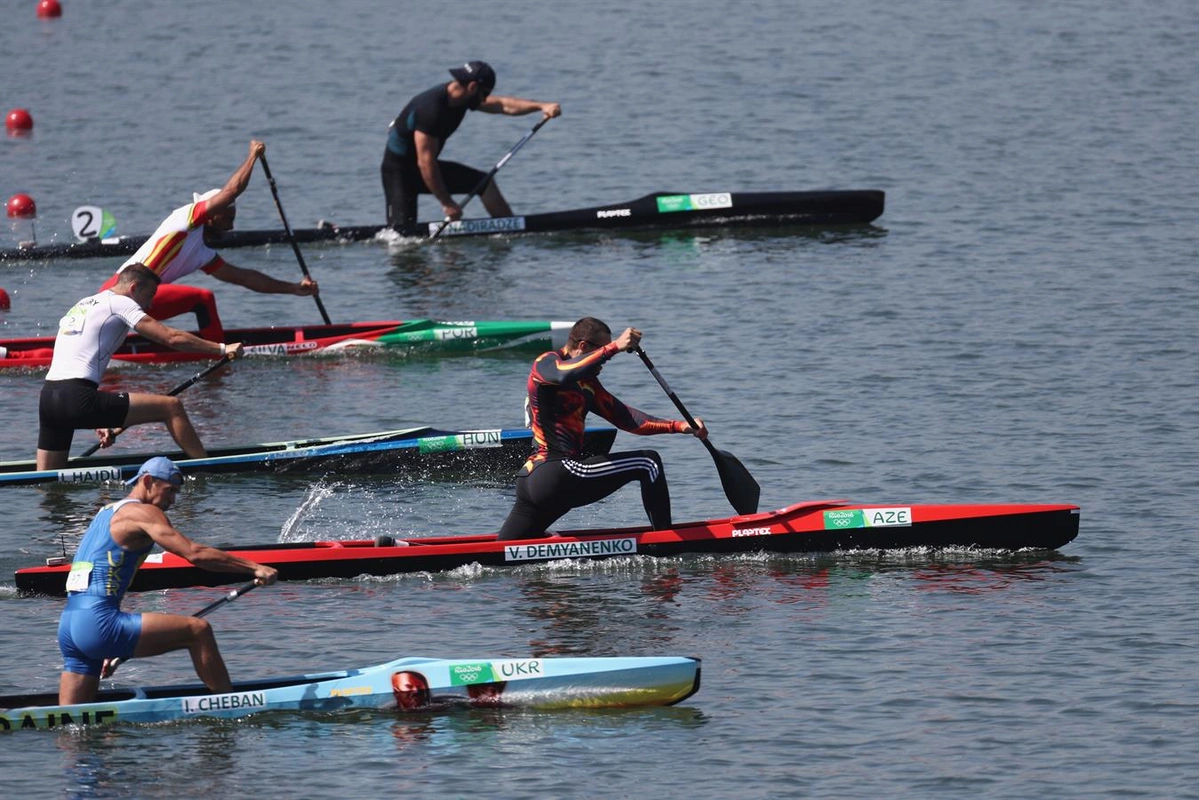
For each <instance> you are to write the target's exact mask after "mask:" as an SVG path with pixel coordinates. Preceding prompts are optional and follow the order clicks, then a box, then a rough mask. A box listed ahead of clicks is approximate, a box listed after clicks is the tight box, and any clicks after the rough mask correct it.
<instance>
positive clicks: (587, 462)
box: [499, 450, 670, 539]
mask: <svg viewBox="0 0 1199 800" xmlns="http://www.w3.org/2000/svg"><path fill="white" fill-rule="evenodd" d="M632 481H640V482H641V502H642V504H644V506H645V513H646V514H648V515H649V523H650V525H652V526H653V527H654V528H655V529H658V530H660V529H662V528H669V527H670V489H669V488H667V486H666V471H665V470H664V469H663V467H662V458H661V456H659V455H658V454H657V453H656V452H654V451H653V450H633V451H630V452H627V453H611V454H609V455H604V456H592V457H591V458H588V459H583V460H576V459H566V460H564V461H546V462H544V463H542V464H539V465H538V466H537V467H535V468H534V469H533V471H532V472H531V473H529V474H528V475H521V476H520V477H518V478H517V479H516V503H515V504H514V505H513V506H512V511H511V512H509V514H508V519H506V520H505V521H504V527H502V528H501V529H500V534H499V538H500V539H529V538H535V537H539V536H543V535H544V534H545V531H546V529H547V528H548V527H549V526H550V525H553V524H554V522H556V521H557V520H558V518H560V517H561V516H562V515H563V514H565V513H566V512H567V511H570V510H571V509H572V508H579V507H581V506H586V505H590V504H591V503H594V502H596V501H597V500H600V499H602V498H605V497H607V496H608V495H610V494H612V493H613V492H615V491H616V490H617V489H619V488H620V487H622V486H624V485H625V484H626V483H630V482H632Z"/></svg>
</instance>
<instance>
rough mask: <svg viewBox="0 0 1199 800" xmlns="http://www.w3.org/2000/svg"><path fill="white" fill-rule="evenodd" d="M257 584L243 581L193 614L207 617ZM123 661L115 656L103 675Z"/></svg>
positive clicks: (107, 675)
mask: <svg viewBox="0 0 1199 800" xmlns="http://www.w3.org/2000/svg"><path fill="white" fill-rule="evenodd" d="M256 586H258V581H256V580H254V581H250V582H249V583H243V584H242V585H241V586H238V587H237V588H236V589H233V590H232V591H230V592H229V593H227V594H226V595H225V596H224V597H222V598H221V599H220V600H216V601H214V602H212V603H209V604H208V605H206V606H204V607H203V608H201V609H200V610H199V611H197V612H196V613H194V614H192V616H193V617H206V616H208V615H209V614H211V613H212V612H213V611H216V610H217V609H218V608H220V607H221V606H223V605H225V604H226V603H232V602H233V601H234V600H236V599H237V598H239V597H241V596H242V595H243V594H245V593H246V592H248V591H250V590H251V589H254V588H255V587H256ZM123 663H125V659H123V658H114V659H112V660H111V661H109V662H108V664H107V668H106V669H105V670H104V675H103V677H105V678H111V677H112V673H114V672H116V671H117V667H119V666H121V664H123Z"/></svg>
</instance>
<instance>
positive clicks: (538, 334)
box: [0, 320, 573, 369]
mask: <svg viewBox="0 0 1199 800" xmlns="http://www.w3.org/2000/svg"><path fill="white" fill-rule="evenodd" d="M572 325H573V323H572V322H565V321H549V322H542V321H523V320H518V321H504V320H490V321H489V320H482V321H473V320H469V321H446V320H410V321H407V322H403V321H394V320H381V321H376V322H352V323H347V324H344V325H300V326H290V327H289V326H276V327H270V328H229V329H226V330H225V342H226V343H229V344H232V343H234V342H241V343H242V344H243V345H244V348H245V354H246V356H249V357H252V358H291V357H296V356H314V355H322V356H335V355H347V354H352V355H368V354H371V353H387V354H389V355H404V356H419V355H438V356H444V355H474V354H478V353H489V352H497V351H510V350H515V351H519V352H543V351H545V350H552V349H556V348H559V347H562V346H563V345H565V344H566V336H567V334H568V333H569V332H570V328H571V326H572ZM0 352H2V353H3V356H2V357H0V369H4V368H18V369H45V368H47V367H49V366H50V361H51V359H52V358H53V355H54V337H53V336H38V337H29V338H23V339H3V340H0ZM212 360H214V357H213V356H210V355H204V354H201V353H185V352H182V351H179V350H172V349H171V348H169V347H166V346H165V345H161V344H158V343H157V342H152V341H150V340H149V339H146V338H144V337H142V336H138V335H136V334H135V335H131V336H129V337H127V338H126V340H125V343H124V344H122V345H121V347H120V349H118V350H117V352H116V353H115V354H114V355H113V361H114V362H126V363H131V364H174V363H183V362H194V361H212Z"/></svg>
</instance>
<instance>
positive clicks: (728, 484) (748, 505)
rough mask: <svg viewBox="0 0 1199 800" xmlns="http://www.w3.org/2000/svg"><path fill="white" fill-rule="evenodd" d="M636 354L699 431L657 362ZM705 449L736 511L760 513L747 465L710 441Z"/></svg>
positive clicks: (757, 488)
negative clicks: (659, 370) (710, 456)
mask: <svg viewBox="0 0 1199 800" xmlns="http://www.w3.org/2000/svg"><path fill="white" fill-rule="evenodd" d="M634 351H635V352H636V353H637V355H639V356H641V360H642V361H643V362H645V366H647V367H649V371H650V373H652V374H653V376H654V378H656V379H657V381H658V383H659V385H661V387H662V388H663V389H664V390H665V391H666V394H667V396H668V397H670V399H671V400H672V401H673V402H674V404H675V407H676V408H678V410H679V411H681V412H682V414H683V417H684V418H685V419H686V420H687V424H688V425H690V426H691V427H692V428H698V427H699V425H698V424H697V423H696V422H695V418H694V417H692V416H691V412H689V411H688V410H687V408H686V407H685V406H684V405H683V401H682V400H679V397H678V395H676V394H675V393H674V391H673V390H672V389H671V388H670V384H668V383H667V382H666V379H665V378H663V377H662V375H661V374H660V373H659V372H658V369H657V367H655V366H654V362H652V361H650V360H649V356H647V355H646V354H645V351H644V350H642V349H641V348H640V347H636V348H634ZM700 441H702V442H703V443H704V447H706V448H708V452H709V453H711V454H712V460H713V461H715V462H716V471H717V472H718V473H719V474H720V484H721V485H722V486H723V487H724V493H725V496H726V497H728V499H729V502H730V503H732V505H733V508H734V509H736V511H737V513H738V514H756V513H757V511H758V497H759V495H761V493H762V489H761V487H760V486H758V482H757V481H756V480H754V476H753V475H750V474H749V470H747V469H746V468H745V465H744V464H742V463H741V462H740V461H738V460H737V457H736V456H735V455H733V454H732V453H730V452H728V451H727V450H717V449H716V447H715V446H713V444H712V443H711V442H710V441H708V440H707V439H701V440H700Z"/></svg>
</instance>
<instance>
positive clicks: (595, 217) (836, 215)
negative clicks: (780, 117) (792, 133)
mask: <svg viewBox="0 0 1199 800" xmlns="http://www.w3.org/2000/svg"><path fill="white" fill-rule="evenodd" d="M885 200H886V197H885V194H884V193H883V192H881V191H879V190H877V189H861V190H847V191H817V192H707V193H701V194H680V193H670V192H656V193H654V194H649V195H646V196H644V197H640V198H638V199H636V200H630V201H628V202H624V203H615V204H611V205H605V206H593V207H591V208H578V209H571V210H569V211H556V212H550V213H545V214H527V215H524V216H516V217H500V218H495V219H492V218H480V219H467V220H462V221H461V222H458V223H454V224H452V225H449V226H447V227H446V229H445V230H444V231H443V232H442V233H441V234H440V235H441V236H443V237H444V236H449V237H454V236H494V235H511V234H525V233H554V232H568V231H605V230H639V229H640V230H673V229H680V228H691V227H712V226H719V227H758V226H764V225H771V226H831V225H864V224H866V223H869V222H872V221H874V220H875V219H878V217H880V216H881V215H882V213H883V208H884V205H885ZM440 226H441V222H440V221H436V222H425V223H419V224H417V225H416V226H414V227H412V228H411V229H407V230H405V231H403V235H404V236H411V237H422V238H423V237H427V236H429V235H431V234H432V233H433V231H435V230H436V229H437V228H439V227H440ZM383 229H384V226H381V225H355V226H342V227H339V226H336V225H332V224H328V223H324V224H322V226H321V227H318V228H297V229H295V230H293V231H292V233H293V235H294V236H295V238H296V241H297V242H300V243H302V244H309V243H316V242H353V241H362V240H365V239H373V238H375V237H376V236H378V234H379V233H380V231H382V230H383ZM146 238H147V237H145V236H120V237H113V238H110V239H104V240H102V241H101V240H94V239H93V240H90V241H86V242H72V243H69V244H48V245H40V246H34V247H31V248H11V249H4V250H0V261H29V260H37V259H48V258H111V257H115V256H122V255H130V254H132V253H135V252H137V249H138V248H139V247H140V246H141V245H142V243H144V242H145V240H146ZM287 242H288V237H287V232H286V231H284V230H242V231H237V230H235V231H230V232H229V233H227V234H226V235H225V236H224V237H223V238H221V239H219V240H216V241H215V242H214V246H215V247H218V248H228V247H258V246H262V245H266V244H286V243H287Z"/></svg>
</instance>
